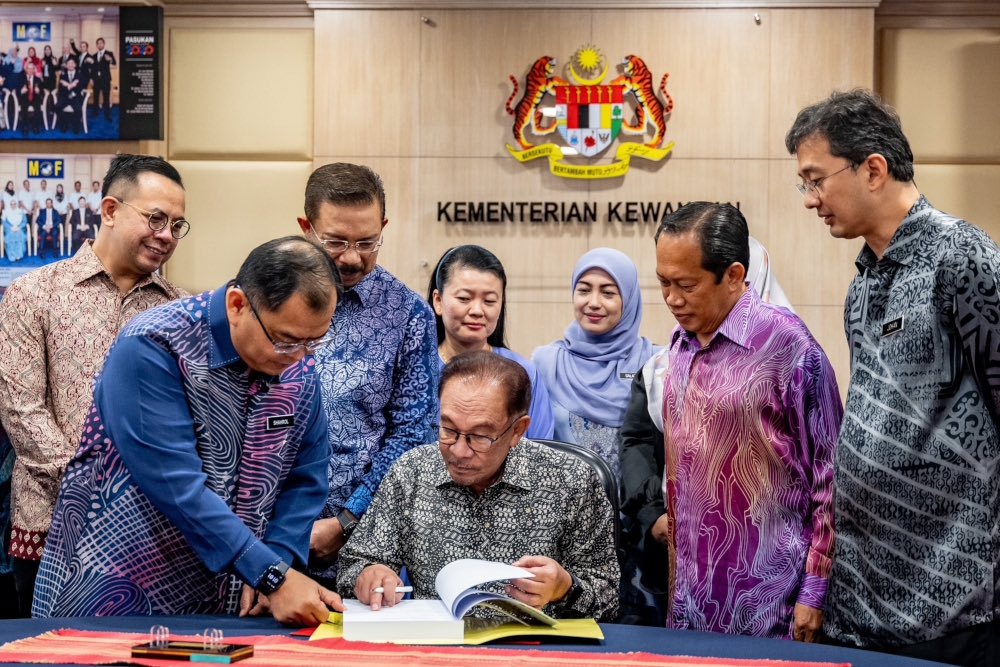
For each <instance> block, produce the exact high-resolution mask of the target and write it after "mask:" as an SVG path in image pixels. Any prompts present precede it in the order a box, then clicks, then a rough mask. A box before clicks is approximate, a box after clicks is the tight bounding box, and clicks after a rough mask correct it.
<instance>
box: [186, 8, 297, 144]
mask: <svg viewBox="0 0 1000 667" xmlns="http://www.w3.org/2000/svg"><path fill="white" fill-rule="evenodd" d="M169 32H170V54H169V57H170V65H169V70H168V71H169V76H170V88H169V90H170V94H169V95H168V96H167V99H168V102H169V113H168V114H167V127H168V137H169V145H170V154H171V156H173V157H174V158H175V159H218V158H220V157H224V158H228V159H232V158H236V157H239V158H244V159H270V160H275V159H290V160H306V159H309V158H311V157H312V143H313V131H312V130H313V117H312V111H313V105H312V89H313V78H314V77H313V68H312V62H313V58H312V54H313V36H312V31H311V30H307V29H295V28H271V29H261V28H242V29H222V30H220V29H215V28H190V27H178V28H173V29H171V30H170V31H169Z"/></svg>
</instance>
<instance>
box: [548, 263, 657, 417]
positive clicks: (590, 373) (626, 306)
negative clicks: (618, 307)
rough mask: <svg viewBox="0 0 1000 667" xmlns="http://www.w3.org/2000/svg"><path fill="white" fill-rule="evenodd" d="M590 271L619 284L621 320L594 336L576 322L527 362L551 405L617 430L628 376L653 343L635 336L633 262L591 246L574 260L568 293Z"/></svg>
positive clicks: (638, 298) (637, 314) (637, 313)
mask: <svg viewBox="0 0 1000 667" xmlns="http://www.w3.org/2000/svg"><path fill="white" fill-rule="evenodd" d="M590 269H602V270H604V271H606V272H607V273H608V275H609V276H611V278H612V279H613V280H614V281H615V284H617V285H618V292H619V294H621V298H622V317H621V320H619V321H618V324H617V325H615V328H614V329H612V330H611V331H609V332H607V333H604V334H601V335H592V334H589V333H587V332H586V331H584V330H583V328H582V327H581V326H580V324H579V323H578V322H577V321H576V320H575V319H574V320H573V322H572V323H570V325H569V327H567V328H566V333H565V334H564V338H563V339H562V340H557V341H555V342H554V343H551V344H549V345H544V346H542V347H539V348H536V349H535V351H534V353H533V354H532V355H531V358H532V360H533V361H534V362H535V365H536V366H537V367H538V371H539V372H540V373H541V375H542V379H543V380H544V381H545V387H546V388H547V389H548V390H549V397H550V398H551V399H552V400H553V401H555V402H556V403H558V404H559V405H561V406H562V407H564V408H566V410H568V411H569V412H571V413H573V414H576V415H579V416H581V417H584V418H586V419H589V420H591V421H595V422H597V423H599V424H603V425H605V426H613V427H618V426H621V425H622V420H623V418H624V416H625V407H626V406H627V405H628V399H629V395H630V393H631V387H632V377H633V376H634V375H635V374H636V373H637V372H638V371H639V370H640V369H641V368H642V365H643V364H644V363H646V360H647V359H649V357H651V356H652V354H653V351H654V350H653V344H652V343H651V342H649V339H647V338H641V337H640V336H639V324H640V323H641V322H642V294H641V293H640V291H639V271H638V270H637V269H636V268H635V263H634V262H632V260H631V259H629V257H628V255H626V254H625V253H623V252H620V251H618V250H614V249H613V248H595V249H594V250H591V251H590V252H588V253H586V254H585V255H584V256H583V257H581V258H580V259H579V260H578V261H577V263H576V267H574V269H573V281H572V282H571V283H570V290H571V293H572V291H573V290H575V289H576V283H577V281H578V280H580V276H582V275H583V274H584V273H586V272H587V271H589V270H590Z"/></svg>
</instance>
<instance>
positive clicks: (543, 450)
mask: <svg viewBox="0 0 1000 667" xmlns="http://www.w3.org/2000/svg"><path fill="white" fill-rule="evenodd" d="M529 555H535V556H547V557H549V558H552V559H553V560H555V561H556V562H558V563H559V564H560V565H561V566H562V567H563V568H564V569H565V570H566V571H567V572H569V573H570V574H572V575H575V576H576V577H577V579H579V581H580V588H581V591H582V592H581V595H580V597H579V598H577V600H576V601H575V602H574V603H573V607H572V608H566V607H565V606H563V605H560V604H559V602H558V601H557V602H555V603H550V604H549V605H547V606H546V608H545V610H544V611H545V612H546V613H548V614H550V615H555V616H557V617H579V616H592V617H595V618H597V619H599V620H612V619H613V618H614V616H615V613H616V612H617V610H618V579H619V572H618V560H617V558H616V556H615V546H614V536H613V532H612V521H611V504H610V503H609V502H608V499H607V496H606V495H605V493H604V489H603V487H602V486H601V483H600V482H599V481H598V479H597V475H596V474H595V473H594V471H593V470H592V469H591V468H589V467H588V466H587V464H585V463H583V462H582V461H581V460H580V459H577V458H575V457H573V456H572V455H570V454H566V453H563V452H557V451H555V450H553V449H550V448H549V447H546V446H544V445H540V444H538V443H536V442H532V441H530V440H525V439H522V440H521V441H520V443H518V445H517V446H516V447H514V448H512V449H511V450H510V453H509V454H508V455H507V461H506V463H505V467H504V472H503V477H501V479H500V480H499V481H498V482H496V483H495V484H493V485H492V486H490V487H489V488H487V489H486V490H485V491H484V492H483V495H482V496H476V495H475V494H474V493H473V492H472V491H470V490H469V489H468V488H466V487H464V486H459V485H458V484H456V483H455V481H454V480H452V478H451V475H449V474H448V469H447V468H446V467H445V464H444V459H443V458H442V457H441V451H440V449H439V447H438V445H437V444H433V445H426V446H423V447H418V448H416V449H414V450H413V451H410V452H407V453H406V454H404V455H403V456H402V457H400V459H399V461H397V462H396V464H395V465H394V466H393V467H392V469H391V470H390V471H389V474H388V475H386V477H385V479H384V480H383V481H382V486H381V487H380V488H379V491H378V493H377V494H376V495H375V499H374V500H373V501H372V504H371V507H370V508H369V510H368V513H367V514H365V516H364V518H363V519H361V523H360V524H359V525H358V528H357V530H356V531H355V532H354V534H353V535H352V536H351V539H350V540H349V541H348V543H347V544H346V545H345V546H344V548H343V549H341V552H340V561H339V563H340V572H339V573H338V577H337V585H338V588H339V590H340V592H341V594H342V595H345V596H350V597H353V596H354V582H355V581H356V580H357V578H358V575H360V574H361V571H362V570H363V569H364V568H365V567H367V566H368V565H371V564H373V563H381V564H383V565H386V566H388V567H391V568H393V569H394V570H396V571H397V572H399V570H400V568H401V567H403V566H404V565H405V566H406V571H407V574H408V576H409V577H410V581H411V582H412V583H413V593H414V597H416V598H436V597H438V594H437V591H436V590H435V587H434V579H435V577H437V574H438V572H440V571H441V568H443V567H444V566H445V565H447V564H448V563H451V562H453V561H456V560H458V559H460V558H482V559H486V560H493V561H500V562H504V563H513V562H514V561H516V560H518V559H520V558H521V557H523V556H529ZM485 588H487V589H489V590H494V591H495V592H499V593H502V592H503V584H502V583H497V582H494V583H492V584H487V585H486V586H485ZM473 613H474V614H476V615H481V614H482V613H483V612H482V610H480V609H478V608H476V609H475V610H474V612H473Z"/></svg>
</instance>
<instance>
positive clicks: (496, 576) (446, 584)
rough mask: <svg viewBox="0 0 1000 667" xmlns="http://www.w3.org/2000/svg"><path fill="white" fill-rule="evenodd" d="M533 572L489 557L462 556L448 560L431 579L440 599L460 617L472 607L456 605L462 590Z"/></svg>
mask: <svg viewBox="0 0 1000 667" xmlns="http://www.w3.org/2000/svg"><path fill="white" fill-rule="evenodd" d="M534 576H535V575H534V574H532V573H531V572H528V571H527V570H525V569H523V568H520V567H514V566H513V565H507V564H506V563H496V562H494V561H489V560H479V559H475V558H463V559H460V560H456V561H453V562H451V563H448V564H447V565H445V566H444V567H443V568H441V571H440V572H438V575H437V577H436V578H435V579H434V588H436V589H437V592H438V595H440V596H441V601H442V602H444V604H445V606H446V607H447V608H448V609H449V610H451V613H452V614H453V615H454V616H455V617H456V618H461V617H462V616H464V615H465V612H467V611H468V610H469V608H470V607H472V605H473V604H475V602H474V601H473V602H472V604H469V605H468V606H466V605H461V606H462V607H464V609H456V605H455V600H456V598H458V597H459V596H461V594H462V593H464V592H465V591H467V590H469V589H470V588H475V587H476V586H481V585H482V584H486V583H489V582H491V581H500V580H503V579H530V578H532V577H534Z"/></svg>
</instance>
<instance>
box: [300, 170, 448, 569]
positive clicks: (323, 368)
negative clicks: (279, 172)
mask: <svg viewBox="0 0 1000 667" xmlns="http://www.w3.org/2000/svg"><path fill="white" fill-rule="evenodd" d="M298 221H299V227H301V228H302V232H303V233H304V234H305V235H306V237H307V238H310V239H312V240H314V241H316V242H318V243H320V244H322V246H323V247H324V248H325V249H326V251H327V253H328V254H329V255H330V257H332V258H333V260H334V262H335V263H336V264H337V268H338V269H340V275H341V278H342V279H343V281H344V289H345V290H346V292H345V293H344V298H343V299H341V301H340V302H339V303H338V304H337V310H336V312H335V314H334V322H335V324H336V327H335V330H336V343H335V344H334V345H331V346H329V347H328V348H326V349H322V350H318V351H317V353H316V367H317V370H318V372H319V375H320V383H321V385H322V388H323V406H324V409H325V410H326V414H327V418H328V419H329V422H330V431H329V434H330V446H331V448H332V450H333V452H332V456H331V458H330V468H329V478H330V496H329V498H327V502H326V507H325V508H324V509H323V513H322V515H321V516H320V518H319V520H318V521H316V523H315V525H314V526H313V531H312V539H311V541H310V545H309V546H310V563H309V573H310V575H311V576H313V577H314V578H315V579H317V580H318V581H320V582H321V583H323V584H324V585H328V586H329V587H331V588H332V587H333V586H335V584H336V578H337V570H336V559H337V553H338V552H339V551H340V548H341V547H342V546H343V545H344V542H345V541H346V540H347V538H348V537H350V534H351V531H353V530H354V526H355V525H356V524H357V522H358V519H360V518H361V515H362V514H364V512H365V510H367V509H368V505H369V503H371V500H372V496H373V495H374V494H375V491H376V490H377V489H378V486H379V484H380V483H381V482H382V477H384V476H385V474H386V473H387V472H388V470H389V467H390V466H391V465H392V464H393V462H394V461H395V460H396V459H397V458H399V457H400V455H402V454H403V453H404V452H406V451H407V450H409V449H411V448H413V447H415V446H417V445H421V444H424V443H427V442H433V441H434V440H435V434H434V431H433V426H432V422H433V421H434V418H435V417H436V416H437V412H438V406H437V386H438V379H439V377H440V370H439V363H438V357H437V338H436V330H435V325H434V315H433V313H432V312H431V309H430V306H428V305H427V302H426V301H424V300H423V299H422V298H420V295H419V294H417V293H416V292H414V291H413V290H411V289H410V288H408V287H407V286H406V285H404V284H403V282H402V281H400V280H399V279H398V278H396V277H395V276H393V275H392V274H391V273H389V272H388V271H386V270H385V269H383V268H382V267H380V266H377V265H376V260H377V259H378V249H379V247H380V246H381V245H382V229H383V228H384V227H385V225H386V224H387V223H388V220H387V219H386V217H385V189H384V188H383V186H382V180H381V179H380V178H379V176H378V175H377V174H376V173H375V172H373V171H372V170H371V169H369V168H368V167H364V166H360V165H354V164H345V163H337V164H328V165H325V166H322V167H320V168H319V169H317V170H316V171H314V172H313V174H312V175H311V176H310V177H309V182H308V183H307V184H306V194H305V217H304V218H299V219H298Z"/></svg>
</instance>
